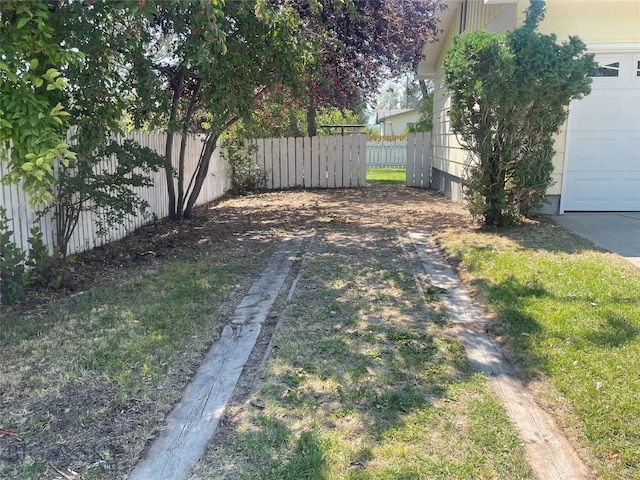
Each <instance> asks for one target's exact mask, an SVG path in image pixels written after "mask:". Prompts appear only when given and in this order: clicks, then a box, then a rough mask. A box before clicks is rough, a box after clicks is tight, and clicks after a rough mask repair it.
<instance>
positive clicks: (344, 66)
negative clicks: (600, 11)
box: [0, 0, 445, 218]
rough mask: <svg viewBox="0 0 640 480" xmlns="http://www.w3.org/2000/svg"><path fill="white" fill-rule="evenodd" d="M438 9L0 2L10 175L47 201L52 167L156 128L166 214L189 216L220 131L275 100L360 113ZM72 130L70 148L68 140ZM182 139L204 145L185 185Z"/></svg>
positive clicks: (416, 2) (433, 30)
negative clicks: (161, 137)
mask: <svg viewBox="0 0 640 480" xmlns="http://www.w3.org/2000/svg"><path fill="white" fill-rule="evenodd" d="M439 8H445V7H444V6H443V4H441V2H440V1H439V0H330V1H322V2H321V1H319V0H226V1H225V0H174V1H170V2H167V1H164V0H139V1H138V2H131V1H123V0H49V1H45V0H34V1H33V2H16V1H13V2H12V1H7V2H3V3H2V5H1V6H0V15H1V17H0V19H1V25H2V31H0V78H1V79H2V86H1V87H0V88H1V93H2V96H1V99H0V114H1V115H2V116H1V121H0V142H2V145H3V146H4V147H5V148H6V147H7V146H8V145H9V143H10V142H11V144H12V145H13V147H12V150H11V156H10V158H9V159H8V162H9V166H10V169H11V172H10V174H9V176H8V179H9V180H10V181H14V182H22V185H23V187H24V188H25V190H26V191H27V193H28V194H29V196H30V198H32V199H33V200H34V201H36V202H46V201H48V200H51V198H52V195H51V188H50V182H52V181H53V176H52V175H51V173H52V166H53V163H54V160H55V159H61V160H62V161H64V162H66V161H68V160H73V159H74V158H75V157H76V155H77V157H78V161H82V159H83V158H90V157H91V155H92V154H93V152H94V151H95V150H96V149H98V148H101V147H102V146H104V145H106V144H109V142H111V141H112V139H113V138H114V137H115V136H116V134H118V133H120V132H122V131H124V129H125V127H129V126H134V127H144V128H148V129H162V130H165V131H167V132H168V139H167V144H166V148H165V171H166V177H167V180H168V182H167V188H168V196H169V204H170V211H171V214H172V216H173V217H174V218H182V217H183V216H189V215H190V212H191V209H192V207H193V205H194V203H195V201H196V199H197V197H198V194H199V192H200V189H201V186H202V183H203V182H204V180H205V178H206V174H207V171H208V167H209V161H210V158H211V155H212V153H213V151H214V149H215V148H216V142H217V140H218V138H219V136H220V135H221V134H222V133H223V132H224V131H226V130H227V129H228V128H229V127H230V126H232V125H233V124H234V123H236V122H237V121H238V120H239V119H243V118H249V117H250V116H251V115H252V114H253V112H254V111H255V109H256V106H259V105H260V103H261V102H265V101H271V102H272V101H274V98H277V95H278V92H284V94H283V95H281V97H280V98H282V100H283V102H287V101H288V100H287V98H288V99H291V98H295V99H297V103H298V104H299V105H300V106H301V107H302V106H304V107H306V109H307V111H308V112H310V113H312V114H313V115H312V117H311V116H308V119H311V118H312V119H313V120H314V121H315V118H316V115H315V113H316V110H317V109H318V108H319V107H338V108H341V109H345V108H348V109H350V110H355V111H356V112H358V111H360V110H362V109H363V107H364V105H365V100H366V99H367V96H368V95H371V94H373V93H374V92H375V91H376V90H377V86H378V84H379V82H380V81H382V80H383V79H384V78H386V77H387V76H392V75H397V74H398V73H400V72H406V71H412V70H413V69H414V68H415V65H416V64H417V62H418V61H419V59H420V53H421V49H422V45H423V44H424V42H425V41H428V40H432V39H433V37H434V36H435V35H436V34H437V32H438V26H437V21H436V18H435V15H434V13H435V11H436V10H437V9H439ZM267 99H269V100H267ZM309 124H310V127H311V128H310V129H309V130H308V133H309V134H314V133H315V129H316V128H315V122H309ZM69 127H73V132H74V133H73V135H74V139H73V147H72V148H70V147H69V146H68V145H67V143H66V142H65V141H64V139H65V135H66V133H67V130H68V128H69ZM176 134H180V135H181V138H182V142H181V144H180V148H177V149H176V152H178V153H174V142H175V141H176V140H175V139H176V138H178V137H177V135H176ZM187 134H199V135H202V136H203V139H204V141H203V148H202V152H201V155H200V161H199V163H198V166H197V169H196V172H195V173H194V175H193V177H192V178H185V175H186V173H185V168H184V158H185V157H184V155H185V143H184V139H185V136H186V135H187Z"/></svg>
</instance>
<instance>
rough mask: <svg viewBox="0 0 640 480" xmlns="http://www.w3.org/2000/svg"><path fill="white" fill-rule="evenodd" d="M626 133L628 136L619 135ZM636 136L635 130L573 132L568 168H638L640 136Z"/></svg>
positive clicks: (624, 169)
mask: <svg viewBox="0 0 640 480" xmlns="http://www.w3.org/2000/svg"><path fill="white" fill-rule="evenodd" d="M625 134H626V135H628V137H627V138H621V137H622V136H623V135H625ZM637 135H638V134H637V132H625V133H620V132H618V134H615V133H611V132H573V134H572V137H571V145H570V150H569V151H570V154H571V158H572V159H573V160H574V161H573V162H571V163H570V164H569V168H568V171H569V172H576V171H578V172H580V171H596V172H597V171H605V172H606V171H618V172H626V171H631V172H633V171H637V170H640V167H639V166H638V165H637V163H638V162H639V160H638V152H640V138H634V137H637ZM634 162H635V163H636V165H635V167H634Z"/></svg>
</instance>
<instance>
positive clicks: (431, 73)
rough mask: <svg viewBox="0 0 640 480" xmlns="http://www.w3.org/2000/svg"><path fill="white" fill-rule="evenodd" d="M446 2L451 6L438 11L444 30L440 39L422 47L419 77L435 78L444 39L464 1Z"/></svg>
mask: <svg viewBox="0 0 640 480" xmlns="http://www.w3.org/2000/svg"><path fill="white" fill-rule="evenodd" d="M446 3H447V5H448V7H449V8H447V9H446V10H444V11H439V12H437V13H436V17H437V18H438V20H439V25H438V27H439V28H440V30H442V32H441V33H440V35H439V36H438V39H436V40H434V41H433V42H427V43H426V44H425V45H424V47H423V48H422V59H421V60H420V62H419V63H418V71H417V72H416V77H417V78H420V79H424V78H434V77H435V75H436V62H437V61H438V58H439V57H440V52H441V50H442V48H443V45H444V42H443V39H444V37H446V36H447V34H448V32H449V30H450V29H451V24H452V23H453V20H454V18H455V15H456V11H457V9H458V5H459V4H460V3H462V0H448V1H447V2H446Z"/></svg>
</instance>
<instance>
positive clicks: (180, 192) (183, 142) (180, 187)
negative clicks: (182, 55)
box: [176, 80, 202, 216]
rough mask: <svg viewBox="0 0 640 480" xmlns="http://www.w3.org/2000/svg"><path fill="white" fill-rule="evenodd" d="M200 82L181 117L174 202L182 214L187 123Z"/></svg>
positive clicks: (189, 120) (189, 119) (193, 108)
mask: <svg viewBox="0 0 640 480" xmlns="http://www.w3.org/2000/svg"><path fill="white" fill-rule="evenodd" d="M201 84H202V81H201V80H198V83H197V84H196V86H195V88H194V89H193V92H192V93H191V100H189V108H187V112H186V113H185V115H184V118H183V119H182V130H181V132H180V133H181V135H182V139H181V141H180V157H179V159H178V201H177V204H176V212H177V213H178V214H179V215H180V216H182V212H183V211H184V202H185V190H184V156H185V154H186V150H187V140H188V138H187V137H188V135H189V124H190V123H191V117H193V112H194V110H195V107H196V103H197V99H198V95H199V93H200V85H201Z"/></svg>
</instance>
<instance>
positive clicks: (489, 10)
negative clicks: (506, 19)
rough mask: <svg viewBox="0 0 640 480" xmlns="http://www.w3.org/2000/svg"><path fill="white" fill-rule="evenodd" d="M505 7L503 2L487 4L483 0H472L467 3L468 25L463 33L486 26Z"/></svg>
mask: <svg viewBox="0 0 640 480" xmlns="http://www.w3.org/2000/svg"><path fill="white" fill-rule="evenodd" d="M460 8H462V6H461V7H460ZM505 8H506V7H505V5H501V4H496V5H485V4H484V2H483V1H482V0H470V1H469V2H468V3H467V25H466V28H465V30H464V32H463V33H467V32H473V31H474V30H480V29H484V28H486V27H487V25H489V23H490V22H491V20H493V19H494V18H496V17H497V16H498V15H499V14H500V12H501V11H502V10H504V9H505ZM458 16H459V15H458ZM456 31H459V30H456Z"/></svg>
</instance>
